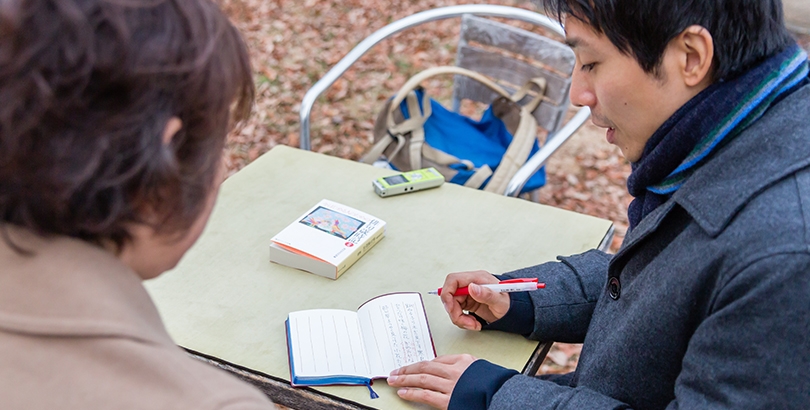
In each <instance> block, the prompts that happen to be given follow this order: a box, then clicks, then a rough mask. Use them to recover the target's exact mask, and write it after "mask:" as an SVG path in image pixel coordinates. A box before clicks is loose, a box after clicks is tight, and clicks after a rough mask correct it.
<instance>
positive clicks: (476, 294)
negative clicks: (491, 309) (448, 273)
mask: <svg viewBox="0 0 810 410" xmlns="http://www.w3.org/2000/svg"><path fill="white" fill-rule="evenodd" d="M467 289H468V290H469V291H470V296H472V298H473V299H475V301H476V302H481V303H484V304H486V303H487V302H489V301H490V300H492V297H493V296H494V295H495V291H493V290H492V289H489V288H485V287H483V286H481V285H478V284H475V283H471V284H469V286H467Z"/></svg>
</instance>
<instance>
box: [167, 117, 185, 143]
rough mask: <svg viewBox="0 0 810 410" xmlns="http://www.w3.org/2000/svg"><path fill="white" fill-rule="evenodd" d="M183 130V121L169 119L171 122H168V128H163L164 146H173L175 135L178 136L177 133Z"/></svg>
mask: <svg viewBox="0 0 810 410" xmlns="http://www.w3.org/2000/svg"><path fill="white" fill-rule="evenodd" d="M181 128H183V121H182V120H180V118H177V117H172V118H169V121H167V122H166V126H165V127H163V145H169V144H171V142H172V139H173V138H174V136H175V134H177V131H180V129H181Z"/></svg>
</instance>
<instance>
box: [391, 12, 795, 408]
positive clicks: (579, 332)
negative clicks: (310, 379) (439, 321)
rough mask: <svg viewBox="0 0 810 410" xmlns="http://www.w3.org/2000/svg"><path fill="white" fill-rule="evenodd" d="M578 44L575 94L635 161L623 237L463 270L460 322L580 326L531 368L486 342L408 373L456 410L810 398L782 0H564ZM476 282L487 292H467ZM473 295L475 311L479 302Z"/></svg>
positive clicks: (435, 400) (518, 327) (789, 44)
mask: <svg viewBox="0 0 810 410" xmlns="http://www.w3.org/2000/svg"><path fill="white" fill-rule="evenodd" d="M546 7H547V9H548V10H550V11H551V12H552V14H554V15H556V16H558V17H559V18H560V19H561V20H564V24H565V28H566V41H567V42H568V43H569V44H570V45H571V47H572V48H573V50H574V53H575V54H576V58H577V64H578V65H577V67H576V68H575V71H574V74H573V83H572V87H571V100H572V102H573V103H574V104H576V105H579V106H588V107H590V108H591V110H592V114H593V121H594V123H595V124H596V125H598V126H601V127H604V128H606V129H607V132H606V138H607V140H608V141H609V142H610V143H612V144H615V145H617V146H618V147H619V148H620V149H621V151H622V153H623V154H624V155H625V156H626V157H627V159H628V160H630V161H631V162H632V165H633V167H632V168H633V170H632V173H631V175H630V177H629V179H628V189H629V191H630V193H631V194H632V195H633V196H634V197H635V199H634V201H633V202H632V204H631V205H630V208H629V210H628V216H629V220H630V228H631V229H630V230H629V232H628V234H627V236H626V237H625V240H624V243H623V245H622V247H621V249H620V250H619V251H618V253H617V254H616V255H614V256H609V255H606V254H604V253H601V252H598V251H589V252H586V253H584V254H581V255H575V256H570V257H561V258H559V259H560V261H559V262H551V263H546V264H543V265H539V266H534V267H530V268H526V269H522V270H518V271H515V272H511V273H507V274H505V275H503V276H502V278H513V277H537V278H539V279H540V281H542V282H545V283H546V285H547V288H546V290H545V291H543V292H532V293H531V294H527V293H513V294H509V295H506V294H497V293H494V292H492V291H491V290H489V289H486V288H483V287H480V286H476V285H475V284H483V283H494V282H496V281H497V280H498V278H496V277H495V276H493V275H491V274H489V273H486V272H480V271H479V272H462V273H455V274H451V275H449V276H448V277H447V280H446V281H445V283H444V286H443V289H444V290H445V292H444V294H443V295H442V302H443V303H444V304H445V307H446V309H447V311H448V313H449V315H450V318H451V320H452V321H453V323H455V324H456V325H458V326H460V327H462V328H465V329H469V330H481V329H498V330H505V331H510V332H515V333H520V334H524V335H526V336H527V337H529V338H532V339H538V340H555V341H562V342H571V343H583V348H582V354H581V357H580V360H579V365H578V367H577V370H576V371H575V372H574V373H571V374H567V375H563V376H544V377H540V378H533V377H528V376H523V375H520V374H518V373H517V372H516V371H513V370H508V369H504V368H501V367H499V366H497V365H494V364H491V363H488V362H486V361H483V360H476V359H475V358H473V357H471V356H469V355H456V356H444V357H439V358H437V359H435V360H434V361H431V362H422V363H418V364H415V365H411V366H407V367H404V368H402V369H399V370H397V371H394V372H393V373H392V376H391V377H390V378H389V379H388V383H389V384H390V385H392V386H397V387H401V389H400V390H399V391H398V394H399V395H400V397H402V398H404V399H406V400H413V401H418V402H424V403H427V404H430V405H432V406H434V407H438V408H450V409H462V408H463V409H477V408H491V409H506V408H549V409H552V408H553V409H590V408H599V409H602V408H604V409H626V408H636V409H661V408H670V409H676V408H681V409H683V408H689V409H708V408H771V407H772V408H779V409H788V408H806V407H807V406H808V403H810V338H808V337H807V336H808V332H809V331H810V302H808V295H809V294H810V129H808V123H807V121H808V118H810V85H808V83H809V81H808V62H807V54H806V53H805V52H804V51H802V50H801V49H800V48H799V47H798V46H797V45H796V44H795V42H794V41H793V40H792V39H791V38H790V36H789V34H788V33H787V31H786V29H785V27H784V22H783V16H782V5H781V3H780V1H779V0H745V1H744V0H705V1H700V2H696V1H687V0H666V1H663V0H549V1H547V2H546ZM468 284H469V285H470V293H471V295H470V296H458V297H454V296H453V295H452V294H453V293H454V291H455V290H456V289H457V288H459V287H461V286H466V285H468ZM465 311H466V312H468V313H465Z"/></svg>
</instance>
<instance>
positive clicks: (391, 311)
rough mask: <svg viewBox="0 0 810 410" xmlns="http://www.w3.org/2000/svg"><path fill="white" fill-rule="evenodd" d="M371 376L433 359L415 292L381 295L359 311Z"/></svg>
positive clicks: (422, 309) (425, 317)
mask: <svg viewBox="0 0 810 410" xmlns="http://www.w3.org/2000/svg"><path fill="white" fill-rule="evenodd" d="M357 317H358V319H359V322H360V328H361V333H362V335H363V338H364V341H365V346H366V352H367V358H368V363H369V368H370V369H371V375H372V377H387V376H388V374H389V373H391V371H392V370H394V369H397V368H400V367H402V366H406V365H409V364H411V363H416V362H420V361H423V360H431V359H433V358H435V357H436V354H435V352H434V350H433V343H432V342H431V338H430V331H429V330H428V324H427V315H426V314H425V310H424V306H423V305H422V298H421V297H420V296H419V294H416V293H395V294H389V295H383V296H380V297H377V298H375V299H372V300H370V301H368V302H366V303H365V304H364V305H363V306H362V307H361V308H360V309H359V310H358V311H357Z"/></svg>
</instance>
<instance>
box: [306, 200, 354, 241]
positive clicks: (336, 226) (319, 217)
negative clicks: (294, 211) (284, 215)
mask: <svg viewBox="0 0 810 410" xmlns="http://www.w3.org/2000/svg"><path fill="white" fill-rule="evenodd" d="M299 222H300V223H302V224H304V225H307V226H311V227H313V228H316V229H319V230H321V231H324V232H326V233H328V234H331V235H334V236H337V237H338V238H342V239H348V238H349V237H350V236H352V234H353V233H355V232H356V231H357V230H358V229H360V227H361V226H363V225H364V224H365V222H363V221H361V220H359V219H356V218H352V217H351V216H349V215H346V214H342V213H340V212H336V211H334V210H332V209H329V208H324V207H322V206H319V207H317V208H315V210H313V211H312V212H310V213H309V214H308V215H306V216H305V217H304V218H303V219H301V220H300V221H299Z"/></svg>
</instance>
